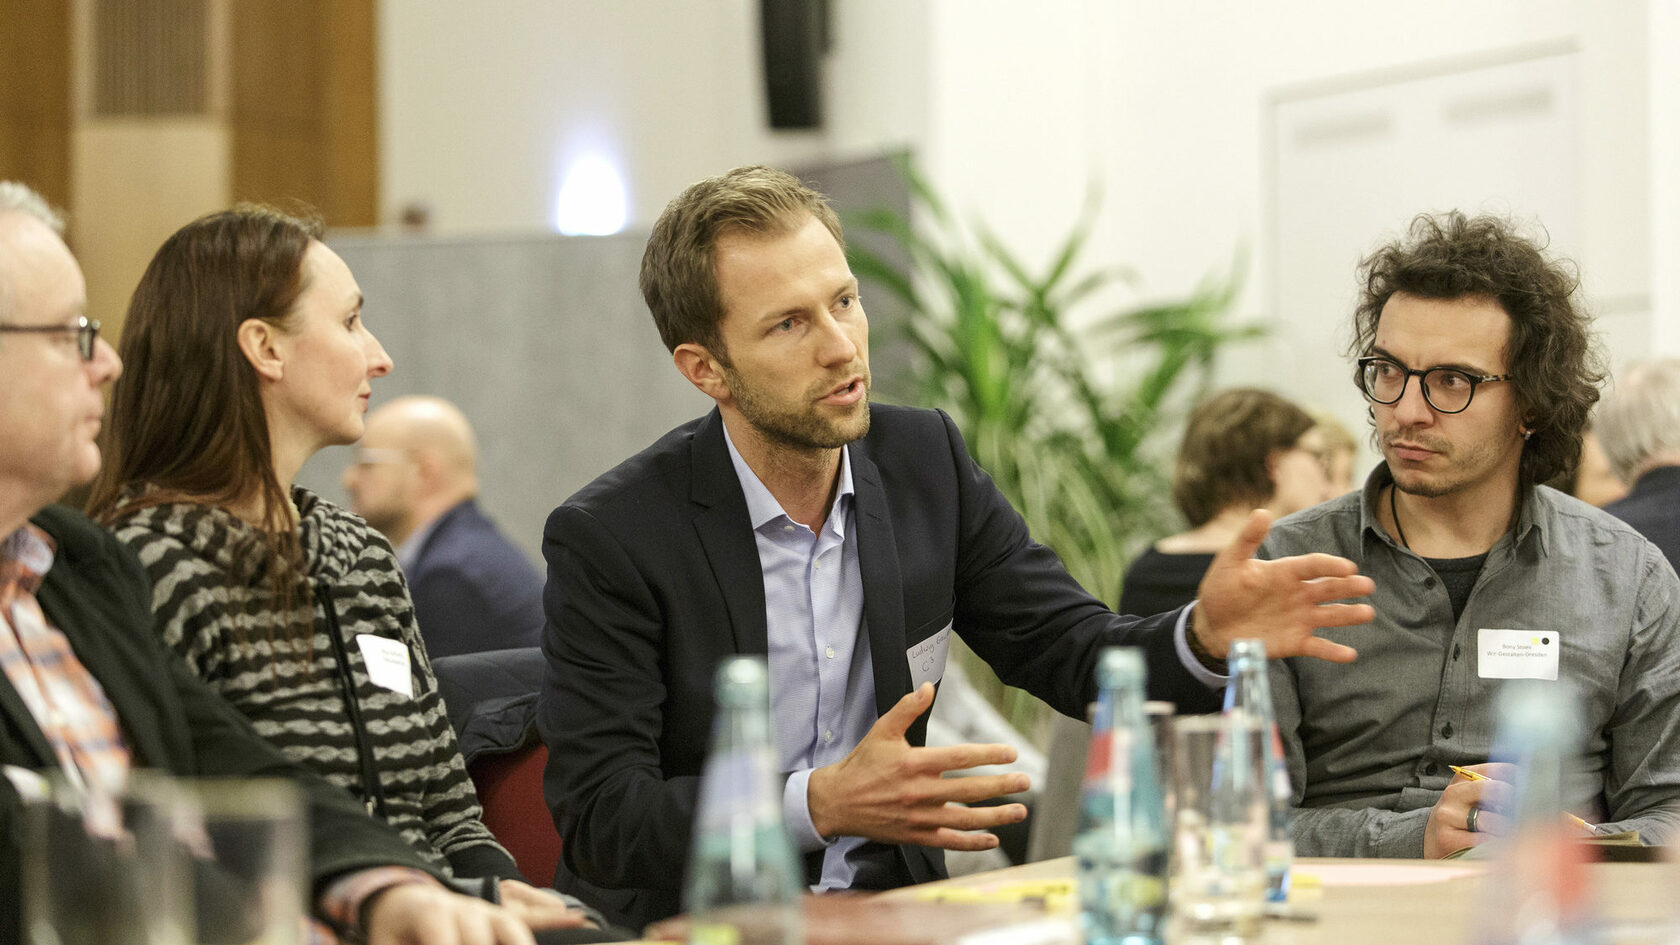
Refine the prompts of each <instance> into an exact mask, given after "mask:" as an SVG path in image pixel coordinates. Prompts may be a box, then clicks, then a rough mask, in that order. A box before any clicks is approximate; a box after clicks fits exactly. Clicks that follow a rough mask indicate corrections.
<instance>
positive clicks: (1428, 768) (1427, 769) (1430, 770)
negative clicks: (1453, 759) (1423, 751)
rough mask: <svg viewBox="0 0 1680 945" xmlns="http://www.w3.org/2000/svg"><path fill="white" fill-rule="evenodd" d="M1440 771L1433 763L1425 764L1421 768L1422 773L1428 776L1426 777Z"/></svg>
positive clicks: (1438, 766) (1439, 767)
mask: <svg viewBox="0 0 1680 945" xmlns="http://www.w3.org/2000/svg"><path fill="white" fill-rule="evenodd" d="M1440 770H1441V766H1440V765H1438V764H1436V763H1435V762H1433V761H1431V762H1430V763H1429V764H1426V765H1424V766H1423V773H1424V774H1428V775H1433V774H1434V773H1435V772H1437V771H1440Z"/></svg>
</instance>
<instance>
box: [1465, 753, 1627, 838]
mask: <svg viewBox="0 0 1680 945" xmlns="http://www.w3.org/2000/svg"><path fill="white" fill-rule="evenodd" d="M1447 767H1449V768H1451V769H1452V771H1453V774H1456V775H1458V776H1460V777H1463V778H1467V779H1469V780H1471V781H1492V780H1493V779H1492V778H1490V777H1488V776H1487V775H1485V774H1482V773H1481V772H1479V771H1472V770H1471V769H1469V768H1463V767H1460V766H1458V765H1448V766H1447ZM1479 813H1480V811H1479V810H1478V811H1475V812H1473V813H1472V814H1471V815H1470V817H1469V820H1468V827H1469V829H1470V831H1471V832H1472V833H1474V832H1476V831H1475V828H1476V827H1477V826H1478V825H1477V823H1476V822H1477V821H1478V820H1479V819H1480V818H1479V816H1478V815H1479ZM1563 816H1565V817H1568V818H1569V819H1570V821H1571V822H1573V823H1574V824H1575V826H1577V827H1580V828H1581V829H1582V830H1585V831H1586V832H1587V835H1588V836H1592V837H1597V836H1601V835H1602V834H1603V833H1604V830H1603V828H1602V827H1600V826H1599V825H1598V824H1589V823H1587V822H1586V821H1585V820H1582V819H1581V818H1579V817H1577V816H1575V815H1574V814H1571V813H1570V812H1569V811H1563Z"/></svg>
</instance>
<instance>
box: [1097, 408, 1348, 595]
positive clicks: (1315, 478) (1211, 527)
mask: <svg viewBox="0 0 1680 945" xmlns="http://www.w3.org/2000/svg"><path fill="white" fill-rule="evenodd" d="M1327 465H1328V462H1327V456H1326V453H1325V449H1324V445H1323V443H1322V442H1321V440H1320V435H1319V431H1318V429H1317V426H1316V424H1315V422H1314V421H1313V418H1312V416H1311V415H1309V414H1308V413H1307V412H1306V411H1305V410H1302V409H1301V408H1300V407H1297V406H1295V405H1294V404H1292V403H1290V402H1289V401H1287V400H1284V399H1283V398H1282V397H1279V396H1277V395H1276V394H1273V393H1270V392H1268V391H1263V390H1255V389H1252V388H1234V389H1232V390H1228V391H1224V392H1222V393H1219V394H1215V395H1214V396H1212V397H1210V398H1208V399H1207V400H1206V401H1204V402H1203V403H1202V404H1201V405H1200V406H1198V407H1197V408H1196V409H1195V410H1194V411H1192V412H1191V414H1190V422H1189V425H1188V426H1187V427H1186V428H1185V431H1184V441H1183V442H1182V443H1181V444H1180V446H1179V449H1178V462H1177V465H1176V466H1175V468H1174V470H1173V501H1174V502H1176V503H1177V504H1178V508H1179V511H1180V512H1182V513H1183V514H1184V518H1185V520H1186V521H1187V522H1188V523H1189V525H1190V530H1189V531H1186V532H1180V533H1179V534H1177V535H1172V536H1169V537H1167V538H1163V539H1161V540H1160V541H1158V542H1156V543H1155V544H1154V545H1153V546H1152V547H1150V548H1149V550H1147V551H1145V552H1144V553H1143V554H1142V555H1141V556H1139V557H1138V559H1137V560H1136V561H1134V562H1132V566H1131V567H1130V568H1128V569H1127V570H1126V576H1125V578H1124V580H1123V583H1122V584H1121V590H1120V612H1121V613H1125V614H1157V613H1163V612H1165V611H1168V610H1172V609H1174V608H1176V607H1182V606H1183V605H1185V604H1187V603H1189V602H1190V601H1191V600H1193V599H1195V597H1196V588H1197V586H1198V585H1200V584H1201V582H1202V575H1203V574H1205V573H1206V572H1207V569H1208V565H1210V564H1212V563H1213V555H1214V553H1215V552H1217V551H1218V550H1219V549H1221V548H1224V547H1225V546H1226V545H1228V544H1230V543H1231V540H1232V539H1234V538H1235V537H1236V536H1237V533H1238V532H1240V531H1241V530H1242V526H1243V523H1244V522H1246V521H1247V520H1248V514H1249V512H1250V511H1252V510H1253V509H1256V508H1266V509H1268V510H1270V511H1271V512H1272V514H1273V515H1276V516H1279V517H1282V516H1284V515H1288V514H1290V513H1291V512H1298V511H1300V510H1301V509H1304V508H1307V507H1308V506H1313V505H1317V504H1318V503H1320V502H1323V501H1324V500H1325V499H1328V498H1330V497H1331V491H1330V480H1329V472H1328V468H1327Z"/></svg>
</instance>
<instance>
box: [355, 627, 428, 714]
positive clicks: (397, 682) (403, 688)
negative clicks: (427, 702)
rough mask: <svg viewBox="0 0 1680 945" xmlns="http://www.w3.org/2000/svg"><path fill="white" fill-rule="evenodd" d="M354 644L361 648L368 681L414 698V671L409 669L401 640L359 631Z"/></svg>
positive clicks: (406, 649)
mask: <svg viewBox="0 0 1680 945" xmlns="http://www.w3.org/2000/svg"><path fill="white" fill-rule="evenodd" d="M356 645H357V646H359V647H361V648H362V661H363V662H365V663H367V674H368V679H369V681H371V682H372V683H373V684H374V685H375V686H378V687H380V688H381V689H389V690H391V691H392V692H400V693H402V694H403V695H405V696H407V697H409V698H410V699H412V698H414V673H413V672H412V671H411V670H410V669H409V663H408V646H407V645H406V644H404V643H403V642H402V641H401V640H387V639H385V638H384V637H376V636H374V635H373V634H371V633H361V634H357V635H356Z"/></svg>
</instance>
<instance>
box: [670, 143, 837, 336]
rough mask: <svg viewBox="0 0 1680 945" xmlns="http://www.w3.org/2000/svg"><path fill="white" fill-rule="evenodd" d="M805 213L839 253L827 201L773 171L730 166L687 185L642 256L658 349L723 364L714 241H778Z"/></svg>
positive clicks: (765, 168)
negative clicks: (700, 351)
mask: <svg viewBox="0 0 1680 945" xmlns="http://www.w3.org/2000/svg"><path fill="white" fill-rule="evenodd" d="M806 214H809V215H811V216H813V217H815V218H816V219H818V220H820V221H821V222H822V225H823V226H825V227H827V228H828V232H830V233H832V234H833V235H834V240H835V242H837V243H839V244H840V248H841V249H842V250H844V249H845V248H846V239H845V237H844V236H843V235H842V234H841V231H840V218H839V217H838V216H836V215H835V213H834V209H833V208H832V207H830V206H829V205H828V200H827V198H825V197H824V196H823V195H822V194H820V193H817V192H816V191H814V190H812V189H810V188H809V187H806V186H805V185H804V184H802V183H800V181H799V178H797V177H794V176H793V175H792V174H789V173H786V172H785V171H778V170H776V169H774V168H769V167H762V166H756V165H755V166H752V167H737V168H735V169H734V170H732V171H729V172H728V173H726V174H721V175H719V176H717V177H708V178H706V179H705V180H703V181H700V182H699V183H696V184H691V185H690V186H689V187H688V189H686V190H684V191H683V192H682V193H680V194H678V195H677V197H676V199H674V200H672V201H671V202H670V203H668V204H666V205H665V211H664V212H663V213H661V214H660V215H659V221H658V222H657V223H655V224H654V225H653V234H652V235H651V236H649V237H648V242H647V250H646V251H645V252H643V253H642V276H641V286H642V298H643V299H645V300H646V301H647V307H648V310H649V311H651V312H652V313H653V322H654V324H655V325H657V326H658V327H659V338H660V340H662V341H664V342H665V347H666V348H668V349H670V350H672V351H675V350H677V346H678V345H681V344H686V343H693V344H698V345H701V346H703V347H705V348H706V350H708V351H710V352H711V353H712V354H713V355H714V356H716V357H717V358H719V359H720V360H722V361H723V362H724V363H725V364H728V363H729V359H728V353H727V352H726V351H725V350H724V345H723V340H722V337H721V335H720V334H719V331H718V325H719V323H720V322H722V321H723V315H724V312H723V300H722V298H721V297H720V294H719V291H718V284H717V258H716V252H715V248H716V245H717V240H718V238H719V237H720V236H723V235H725V234H728V233H750V234H754V235H760V236H777V235H780V234H782V233H785V232H788V231H790V230H792V229H794V228H796V227H798V226H799V225H800V224H802V223H803V222H804V217H805V215H806Z"/></svg>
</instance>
